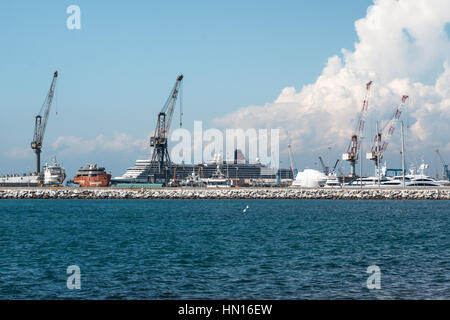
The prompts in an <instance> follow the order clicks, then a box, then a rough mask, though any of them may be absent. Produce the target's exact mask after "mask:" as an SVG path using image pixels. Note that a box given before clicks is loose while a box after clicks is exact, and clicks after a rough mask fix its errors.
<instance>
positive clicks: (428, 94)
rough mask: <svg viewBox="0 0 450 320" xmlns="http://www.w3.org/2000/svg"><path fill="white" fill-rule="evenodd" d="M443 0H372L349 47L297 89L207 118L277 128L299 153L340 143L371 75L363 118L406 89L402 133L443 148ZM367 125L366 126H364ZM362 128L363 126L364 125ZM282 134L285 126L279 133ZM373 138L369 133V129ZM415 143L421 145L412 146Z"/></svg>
mask: <svg viewBox="0 0 450 320" xmlns="http://www.w3.org/2000/svg"><path fill="white" fill-rule="evenodd" d="M447 23H450V1H442V0H399V1H396V0H375V1H374V4H373V6H371V7H369V9H368V10H367V15H366V17H364V18H363V19H360V20H358V21H356V22H355V28H356V32H357V35H358V38H359V41H358V42H357V43H355V48H354V50H353V51H349V50H345V49H343V50H342V56H337V55H336V56H333V57H331V58H329V60H328V62H327V65H326V66H325V68H324V69H323V71H322V74H321V75H320V76H319V78H318V79H317V80H316V81H315V82H314V83H312V84H309V85H306V86H304V87H303V88H302V89H301V90H300V91H299V92H297V91H296V89H295V88H293V87H288V88H285V89H283V90H282V92H281V94H280V96H279V97H278V98H277V99H276V100H275V101H274V102H270V103H267V104H265V105H263V106H248V107H245V108H241V109H238V110H237V111H235V112H233V113H231V114H228V115H226V116H225V117H223V118H220V119H219V118H218V119H214V122H215V123H216V124H217V125H220V126H224V127H235V128H252V127H253V128H277V127H278V128H283V129H286V131H288V132H289V140H292V145H293V148H294V150H296V151H297V152H300V153H304V154H305V155H306V154H308V153H311V151H316V150H325V149H326V148H327V146H328V145H334V146H335V147H337V148H339V149H342V151H344V150H345V149H346V147H347V144H348V142H349V138H350V135H351V133H352V131H353V128H354V126H355V121H356V118H357V112H359V110H360V109H361V105H362V100H363V97H364V90H365V84H366V83H367V82H368V81H369V80H373V81H374V87H373V90H372V94H371V98H370V106H369V119H373V120H375V119H379V120H381V119H389V118H390V117H391V116H392V113H393V112H394V110H395V107H396V106H397V105H398V104H399V103H400V101H401V97H402V95H403V94H407V95H409V97H410V99H409V102H408V107H407V112H405V113H404V116H405V115H406V114H407V115H408V117H409V120H410V122H411V130H410V136H409V139H410V141H411V142H415V143H411V146H413V145H415V149H416V150H415V151H418V150H419V149H420V147H419V146H424V145H425V144H424V143H423V142H427V146H431V147H442V149H443V150H446V149H448V148H449V138H448V137H449V136H450V126H449V123H450V67H449V64H448V63H449V58H450V41H449V38H448V35H447V34H446V32H445V27H446V24H447ZM366 128H367V127H366ZM366 133H367V135H368V132H366ZM280 138H281V140H283V139H284V142H287V140H286V138H287V135H286V134H284V135H283V134H281V135H280ZM370 138H372V137H370ZM419 151H420V150H419Z"/></svg>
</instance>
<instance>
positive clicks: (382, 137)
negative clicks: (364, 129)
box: [366, 95, 408, 172]
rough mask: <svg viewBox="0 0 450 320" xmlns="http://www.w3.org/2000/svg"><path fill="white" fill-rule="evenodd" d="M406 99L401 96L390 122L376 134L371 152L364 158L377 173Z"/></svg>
mask: <svg viewBox="0 0 450 320" xmlns="http://www.w3.org/2000/svg"><path fill="white" fill-rule="evenodd" d="M407 99H408V96H407V95H404V96H402V101H401V103H400V104H399V105H398V107H397V109H396V110H395V113H394V115H393V116H392V118H391V120H390V121H389V122H388V123H386V124H385V125H384V127H383V128H382V129H381V132H377V133H376V135H375V139H374V143H373V145H372V149H371V152H368V153H366V158H367V159H368V160H372V161H374V162H375V167H376V169H377V172H378V170H379V169H380V168H379V164H380V163H381V159H383V154H384V152H385V151H386V150H387V147H388V145H389V142H390V141H391V138H392V135H393V134H394V131H395V127H396V126H397V123H398V120H399V118H400V116H401V114H402V111H403V109H404V107H405V105H406V100H407Z"/></svg>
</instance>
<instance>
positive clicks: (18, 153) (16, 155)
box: [3, 147, 33, 160]
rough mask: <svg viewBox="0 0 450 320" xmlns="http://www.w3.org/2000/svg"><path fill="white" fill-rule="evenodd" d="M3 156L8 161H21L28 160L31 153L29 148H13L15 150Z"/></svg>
mask: <svg viewBox="0 0 450 320" xmlns="http://www.w3.org/2000/svg"><path fill="white" fill-rule="evenodd" d="M3 154H4V155H5V156H6V157H7V158H9V159H13V160H21V159H27V158H30V157H31V156H32V154H33V153H32V150H31V148H20V147H15V148H12V149H11V150H8V151H6V152H3Z"/></svg>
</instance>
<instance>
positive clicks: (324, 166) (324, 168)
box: [319, 156, 339, 176]
mask: <svg viewBox="0 0 450 320" xmlns="http://www.w3.org/2000/svg"><path fill="white" fill-rule="evenodd" d="M319 161H320V165H321V166H322V171H323V173H324V174H325V175H326V176H328V175H330V174H335V173H336V168H337V165H338V163H339V159H337V160H336V162H335V163H334V166H333V168H332V169H331V170H330V167H329V166H326V165H325V162H324V161H323V159H322V157H321V156H319Z"/></svg>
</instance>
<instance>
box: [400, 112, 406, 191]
mask: <svg viewBox="0 0 450 320" xmlns="http://www.w3.org/2000/svg"><path fill="white" fill-rule="evenodd" d="M400 131H401V137H402V172H403V177H402V180H403V188H405V187H406V184H405V138H404V132H403V121H402V122H400Z"/></svg>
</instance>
